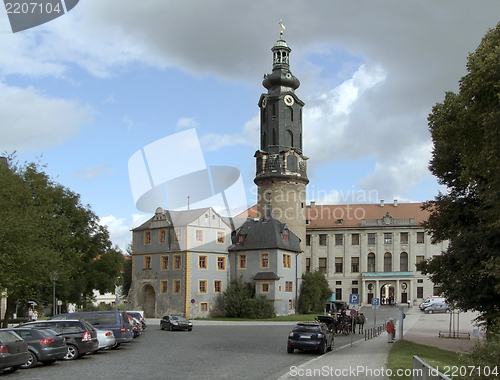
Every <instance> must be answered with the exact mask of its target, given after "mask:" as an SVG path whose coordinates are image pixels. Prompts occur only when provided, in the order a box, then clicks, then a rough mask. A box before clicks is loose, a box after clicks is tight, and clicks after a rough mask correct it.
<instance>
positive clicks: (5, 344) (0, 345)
mask: <svg viewBox="0 0 500 380" xmlns="http://www.w3.org/2000/svg"><path fill="white" fill-rule="evenodd" d="M29 356H30V354H29V352H28V344H27V343H26V342H25V341H24V340H23V339H22V338H21V337H20V336H19V335H17V334H16V333H15V332H13V331H6V330H0V372H1V371H2V370H3V369H4V368H10V372H14V371H17V370H18V369H19V368H21V366H22V365H23V364H24V363H26V362H27V361H28V358H29Z"/></svg>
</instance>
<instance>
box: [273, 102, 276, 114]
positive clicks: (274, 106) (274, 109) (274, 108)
mask: <svg viewBox="0 0 500 380" xmlns="http://www.w3.org/2000/svg"><path fill="white" fill-rule="evenodd" d="M273 117H276V104H273Z"/></svg>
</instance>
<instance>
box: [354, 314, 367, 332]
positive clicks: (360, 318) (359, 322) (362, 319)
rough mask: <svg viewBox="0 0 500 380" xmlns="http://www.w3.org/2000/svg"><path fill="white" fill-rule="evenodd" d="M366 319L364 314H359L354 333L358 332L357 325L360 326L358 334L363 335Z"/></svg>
mask: <svg viewBox="0 0 500 380" xmlns="http://www.w3.org/2000/svg"><path fill="white" fill-rule="evenodd" d="M365 321H366V318H365V316H364V315H363V313H359V314H358V315H356V316H355V317H354V333H355V332H356V325H359V328H358V334H362V333H363V328H364V326H365Z"/></svg>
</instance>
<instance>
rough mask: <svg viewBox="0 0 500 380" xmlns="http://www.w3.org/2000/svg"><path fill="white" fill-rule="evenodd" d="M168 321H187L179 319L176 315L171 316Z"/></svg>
mask: <svg viewBox="0 0 500 380" xmlns="http://www.w3.org/2000/svg"><path fill="white" fill-rule="evenodd" d="M170 319H171V320H173V321H181V322H184V321H187V319H186V318H184V317H180V316H176V315H173V316H172V317H170Z"/></svg>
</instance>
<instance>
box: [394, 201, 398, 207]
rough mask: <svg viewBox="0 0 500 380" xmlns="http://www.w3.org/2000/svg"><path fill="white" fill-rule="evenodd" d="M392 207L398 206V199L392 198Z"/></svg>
mask: <svg viewBox="0 0 500 380" xmlns="http://www.w3.org/2000/svg"><path fill="white" fill-rule="evenodd" d="M394 207H398V200H397V199H394Z"/></svg>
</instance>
